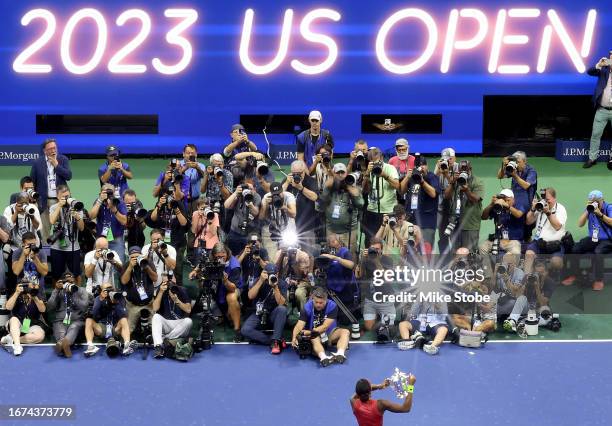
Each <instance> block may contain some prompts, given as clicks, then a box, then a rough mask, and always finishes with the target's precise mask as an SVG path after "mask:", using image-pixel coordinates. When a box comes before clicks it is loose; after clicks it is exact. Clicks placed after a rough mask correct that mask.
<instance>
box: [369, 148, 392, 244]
mask: <svg viewBox="0 0 612 426" xmlns="http://www.w3.org/2000/svg"><path fill="white" fill-rule="evenodd" d="M368 160H369V164H368V168H367V171H366V173H365V175H364V177H363V192H364V194H368V207H367V210H366V212H365V213H364V215H363V220H362V222H361V226H362V229H363V232H364V233H365V236H366V245H368V244H369V243H370V239H371V238H372V237H374V236H375V235H376V231H377V230H378V229H379V228H380V224H381V223H382V221H383V216H384V215H389V214H391V213H392V212H393V207H395V205H396V204H397V197H396V190H398V189H399V188H400V184H399V180H398V174H397V169H396V168H395V167H393V166H392V165H391V164H386V163H385V162H384V158H383V154H382V152H381V150H380V149H378V148H372V149H370V151H369V152H368Z"/></svg>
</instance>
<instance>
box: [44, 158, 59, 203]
mask: <svg viewBox="0 0 612 426" xmlns="http://www.w3.org/2000/svg"><path fill="white" fill-rule="evenodd" d="M45 159H46V160H47V196H48V197H50V198H57V190H56V189H55V188H56V183H55V179H56V177H55V167H53V165H52V164H51V162H50V161H49V157H45Z"/></svg>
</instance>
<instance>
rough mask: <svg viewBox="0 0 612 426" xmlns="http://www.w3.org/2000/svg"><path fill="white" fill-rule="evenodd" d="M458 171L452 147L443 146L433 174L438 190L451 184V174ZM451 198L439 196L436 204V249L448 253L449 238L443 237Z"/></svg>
mask: <svg viewBox="0 0 612 426" xmlns="http://www.w3.org/2000/svg"><path fill="white" fill-rule="evenodd" d="M458 171H459V164H458V163H457V157H456V155H455V150H454V149H453V148H444V149H443V150H442V152H441V154H440V159H439V160H438V161H437V162H436V167H435V168H434V175H436V176H437V177H438V181H439V183H440V191H441V192H442V193H444V192H445V191H446V190H447V189H448V187H449V186H451V180H452V176H454V174H455V173H456V172H458ZM453 207H455V206H451V200H450V198H449V199H446V198H444V197H440V199H439V204H438V224H437V228H438V250H439V252H440V253H448V252H450V250H452V247H449V243H450V241H449V239H448V238H444V235H445V234H444V232H445V231H446V228H447V227H448V224H449V223H450V219H451V216H450V214H451V209H452V208H453Z"/></svg>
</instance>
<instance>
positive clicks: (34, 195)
mask: <svg viewBox="0 0 612 426" xmlns="http://www.w3.org/2000/svg"><path fill="white" fill-rule="evenodd" d="M26 194H28V197H30V199H31V200H34V201H36V200H38V198H39V197H40V194H39V193H38V192H36V191H34V190H33V189H32V188H30V189H28V190H27V191H26Z"/></svg>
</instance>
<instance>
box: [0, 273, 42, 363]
mask: <svg viewBox="0 0 612 426" xmlns="http://www.w3.org/2000/svg"><path fill="white" fill-rule="evenodd" d="M43 292H44V289H42V288H41V287H40V286H39V285H38V283H34V282H32V281H29V280H27V279H22V280H21V281H20V282H19V284H17V288H16V289H15V292H14V293H13V295H12V296H11V297H10V298H9V299H8V300H7V301H6V305H5V309H6V310H8V311H11V317H10V319H9V322H8V327H7V331H8V333H9V334H7V335H6V336H4V337H3V338H2V339H0V344H1V345H2V347H3V348H4V349H6V350H7V351H8V352H9V353H12V354H13V355H15V356H19V355H21V354H22V353H23V346H21V344H22V343H26V344H27V343H40V342H42V341H43V340H44V339H45V329H44V318H43V317H42V315H41V314H43V313H45V311H46V310H47V307H46V306H45V302H44V301H43V300H42V299H41V297H40V296H41V294H42V293H43Z"/></svg>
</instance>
